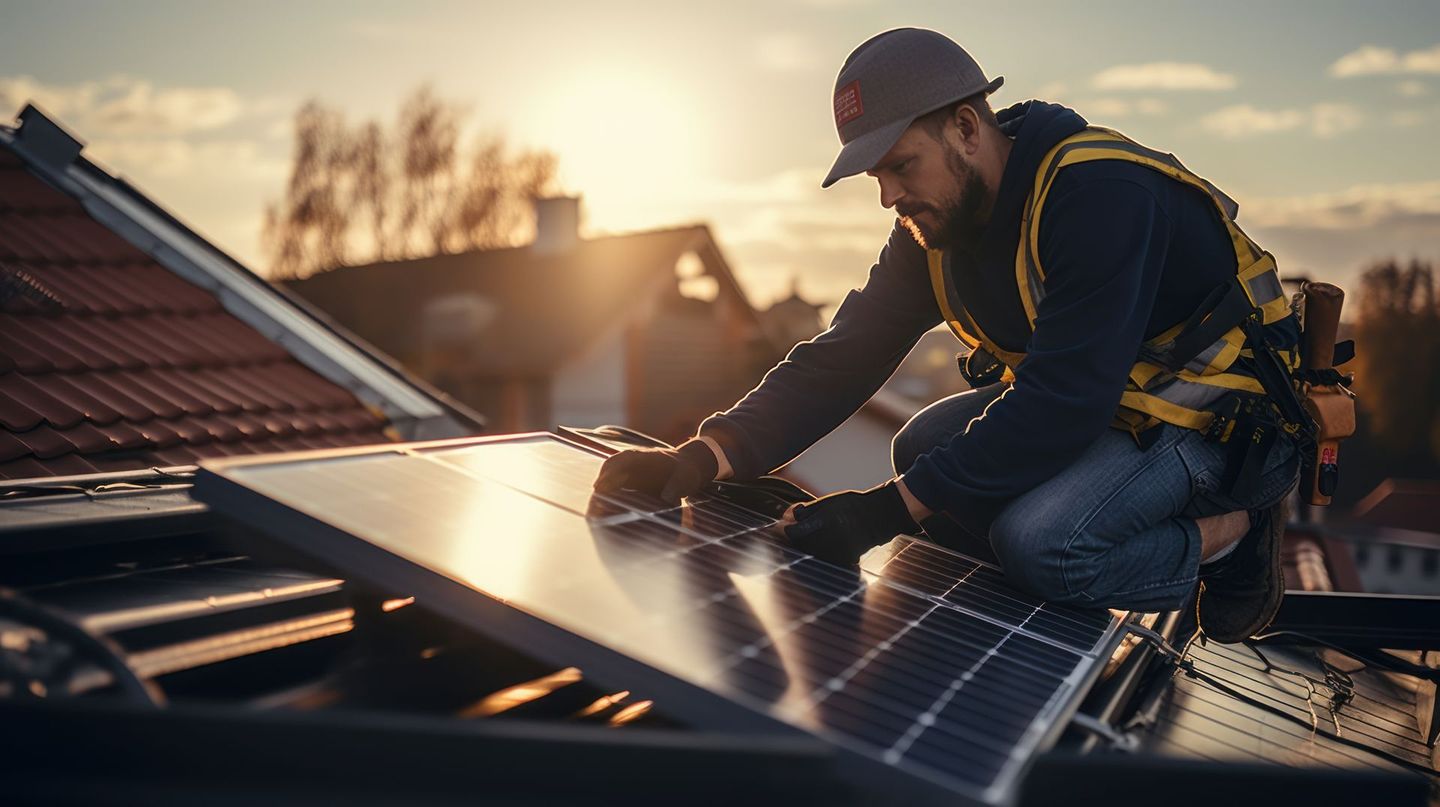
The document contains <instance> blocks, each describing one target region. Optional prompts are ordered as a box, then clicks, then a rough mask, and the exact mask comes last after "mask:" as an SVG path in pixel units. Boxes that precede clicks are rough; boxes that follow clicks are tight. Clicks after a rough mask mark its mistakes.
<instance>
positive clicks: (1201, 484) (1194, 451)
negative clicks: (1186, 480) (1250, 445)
mask: <svg viewBox="0 0 1440 807" xmlns="http://www.w3.org/2000/svg"><path fill="white" fill-rule="evenodd" d="M1219 448H1220V446H1219V445H1217V444H1215V443H1211V442H1209V441H1208V440H1206V439H1205V438H1204V437H1202V436H1201V434H1200V433H1199V432H1197V431H1188V432H1187V433H1186V434H1185V435H1184V436H1183V437H1181V438H1180V440H1179V441H1178V442H1177V443H1176V444H1175V451H1176V453H1178V454H1179V455H1180V461H1181V462H1182V463H1184V464H1185V470H1187V471H1189V472H1190V485H1191V488H1190V496H1191V498H1195V497H1198V496H1210V495H1212V494H1214V493H1215V491H1216V490H1217V489H1218V488H1219V487H1220V476H1221V474H1222V473H1224V471H1225V455H1224V453H1223V452H1221V451H1219V450H1218V449H1219Z"/></svg>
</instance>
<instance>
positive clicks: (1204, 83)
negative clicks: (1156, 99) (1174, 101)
mask: <svg viewBox="0 0 1440 807" xmlns="http://www.w3.org/2000/svg"><path fill="white" fill-rule="evenodd" d="M1235 84H1236V81H1235V76H1233V75H1231V74H1229V73H1220V72H1217V71H1216V70H1215V69H1214V68H1212V67H1210V66H1209V65H1203V64H1195V63H1188V62H1149V63H1146V64H1121V65H1116V66H1114V67H1109V68H1106V69H1104V70H1101V71H1100V72H1099V73H1096V74H1095V75H1094V76H1093V77H1092V78H1091V79H1090V85H1091V86H1092V87H1094V88H1095V89H1097V90H1229V89H1233V88H1234V87H1235Z"/></svg>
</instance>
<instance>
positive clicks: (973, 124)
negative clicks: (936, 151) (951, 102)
mask: <svg viewBox="0 0 1440 807" xmlns="http://www.w3.org/2000/svg"><path fill="white" fill-rule="evenodd" d="M950 123H951V124H952V125H951V126H948V127H946V129H947V131H946V134H947V135H948V136H949V137H950V138H952V143H951V145H953V146H955V147H956V148H957V149H959V150H960V151H961V152H962V153H964V154H967V155H969V154H974V153H975V152H977V151H979V150H980V129H981V126H980V116H979V115H977V114H976V113H975V108H974V107H972V106H970V105H969V104H956V105H955V112H954V115H953V117H951V119H950Z"/></svg>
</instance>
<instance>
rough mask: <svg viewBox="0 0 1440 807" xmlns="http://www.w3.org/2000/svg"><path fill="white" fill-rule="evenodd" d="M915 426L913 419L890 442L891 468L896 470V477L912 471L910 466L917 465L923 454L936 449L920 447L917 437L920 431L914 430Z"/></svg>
mask: <svg viewBox="0 0 1440 807" xmlns="http://www.w3.org/2000/svg"><path fill="white" fill-rule="evenodd" d="M914 424H915V421H914V419H911V421H910V422H909V423H906V424H905V425H904V426H903V427H901V429H900V431H898V432H896V433H895V436H894V437H893V438H891V440H890V467H892V468H894V469H895V475H896V476H899V475H900V474H903V473H905V472H906V471H908V470H910V466H912V465H914V464H915V460H917V459H919V458H920V455H921V454H924V453H925V452H927V451H929V450H930V449H932V448H934V446H921V445H920V441H919V440H918V439H917V438H916V436H915V435H916V432H917V431H919V430H918V429H916V428H914Z"/></svg>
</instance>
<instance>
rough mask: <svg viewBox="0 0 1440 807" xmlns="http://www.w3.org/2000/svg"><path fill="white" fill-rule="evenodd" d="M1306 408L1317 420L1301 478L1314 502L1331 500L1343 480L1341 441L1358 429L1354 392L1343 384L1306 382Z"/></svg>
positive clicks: (1323, 502)
mask: <svg viewBox="0 0 1440 807" xmlns="http://www.w3.org/2000/svg"><path fill="white" fill-rule="evenodd" d="M1305 411H1306V412H1307V413H1309V415H1310V417H1311V418H1312V419H1313V420H1314V421H1315V450H1314V451H1313V452H1311V453H1308V454H1307V455H1306V456H1305V465H1304V468H1303V471H1302V475H1301V479H1302V480H1304V481H1303V485H1304V488H1303V490H1304V494H1305V496H1306V497H1307V498H1308V500H1309V502H1310V503H1311V504H1329V503H1330V497H1331V496H1333V495H1335V486H1336V485H1337V484H1339V482H1340V441H1341V440H1343V439H1345V438H1346V437H1349V436H1351V435H1353V434H1354V433H1355V394H1354V393H1353V392H1351V391H1350V390H1349V389H1348V388H1347V387H1346V386H1345V385H1344V384H1341V383H1333V384H1309V383H1307V384H1305Z"/></svg>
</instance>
